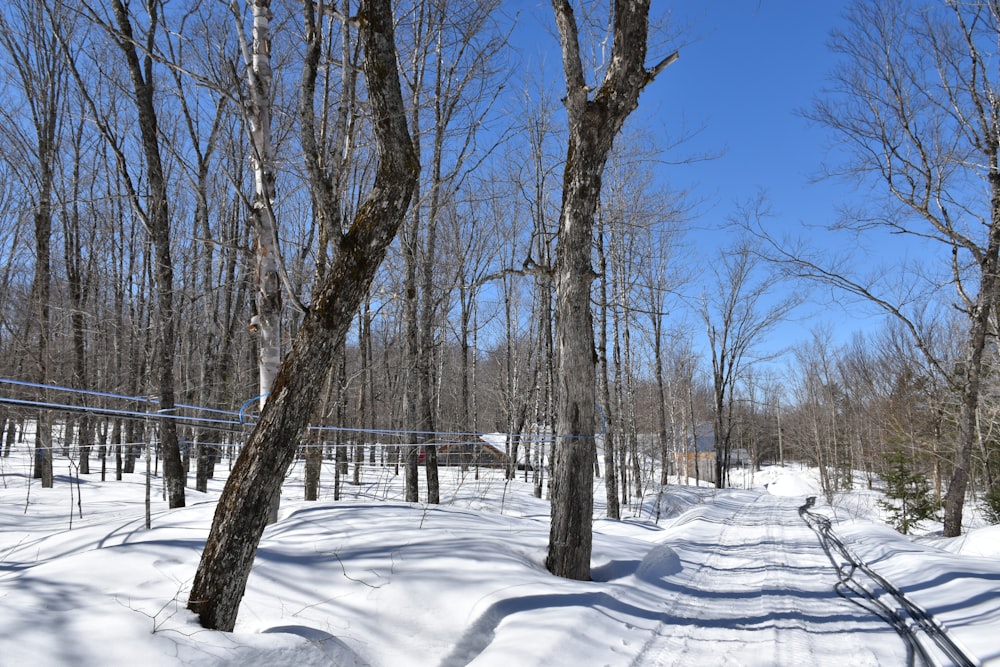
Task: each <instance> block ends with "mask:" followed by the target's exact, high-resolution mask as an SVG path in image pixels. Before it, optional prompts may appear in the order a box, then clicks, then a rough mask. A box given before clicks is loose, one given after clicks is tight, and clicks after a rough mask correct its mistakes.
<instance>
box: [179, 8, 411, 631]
mask: <svg viewBox="0 0 1000 667" xmlns="http://www.w3.org/2000/svg"><path fill="white" fill-rule="evenodd" d="M359 16H360V17H361V20H360V25H361V28H360V30H361V35H362V39H363V41H364V44H365V47H366V52H365V58H364V72H365V75H366V79H367V83H368V90H369V99H370V102H371V105H372V117H373V123H374V126H375V140H376V144H377V148H378V157H379V164H378V170H377V173H376V176H375V182H374V185H373V187H372V190H371V192H370V193H369V194H368V197H367V198H366V200H365V202H364V203H363V204H362V206H361V208H360V209H359V210H358V213H357V215H356V216H355V219H354V223H353V224H352V226H351V228H350V230H349V231H348V232H347V234H345V235H344V236H343V238H341V240H340V247H339V252H338V253H337V259H336V261H335V262H334V263H333V265H332V266H331V269H330V271H329V273H328V274H327V278H326V280H325V281H324V283H323V285H321V286H320V289H319V290H317V292H316V294H317V296H316V300H315V302H314V304H313V305H312V307H311V308H310V309H309V311H308V313H307V314H306V317H305V319H304V321H303V323H302V326H301V328H300V329H299V331H298V333H297V335H296V337H295V340H294V342H293V344H292V348H291V351H290V352H289V353H288V356H287V357H286V358H285V360H284V361H283V362H282V365H281V369H280V370H279V372H278V375H277V377H276V378H275V382H274V385H273V387H272V391H271V397H270V400H269V401H268V404H267V405H266V406H265V408H264V411H263V413H262V414H261V416H260V420H259V421H258V423H257V426H256V427H255V428H254V430H253V432H252V433H251V434H250V437H249V440H248V442H247V444H246V446H245V447H244V450H243V453H242V454H241V455H240V457H239V459H237V461H236V465H235V466H234V468H233V471H232V473H231V475H230V478H229V481H228V482H227V484H226V487H225V489H224V490H223V493H222V496H221V498H220V499H219V504H218V508H217V510H216V514H215V519H214V521H213V523H212V529H211V532H210V533H209V537H208V541H207V542H206V544H205V551H204V552H203V554H202V558H201V563H200V564H199V567H198V572H197V573H196V575H195V579H194V583H193V584H192V588H191V594H190V597H189V599H188V608H189V609H191V610H192V611H193V612H195V613H197V614H198V615H199V619H200V622H201V624H202V625H203V626H204V627H206V628H213V629H219V630H226V631H230V630H232V629H233V627H234V625H235V622H236V614H237V610H238V608H239V603H240V600H241V599H242V597H243V593H244V591H245V588H246V581H247V578H248V577H249V575H250V569H251V567H252V565H253V559H254V556H255V554H256V551H257V545H258V543H259V542H260V536H261V534H262V533H263V531H264V525H265V521H266V518H267V513H268V508H269V507H270V505H271V503H272V502H273V500H274V498H275V497H276V496H277V494H278V492H279V490H280V487H281V482H282V480H283V479H284V473H285V471H286V470H287V468H288V466H289V464H290V463H291V461H292V459H293V457H294V455H295V446H296V444H297V442H298V439H299V435H300V434H301V432H302V429H303V428H304V427H305V425H306V423H307V422H308V420H309V418H310V416H311V415H312V414H313V411H314V409H315V406H316V403H317V401H318V399H319V392H318V389H317V388H318V387H321V386H322V380H323V378H324V377H325V374H326V372H327V371H328V369H329V367H330V364H331V363H332V362H333V360H334V353H335V351H336V348H337V346H338V345H340V344H341V343H342V342H343V340H344V337H345V336H346V333H347V330H348V328H349V327H350V325H351V322H352V320H353V317H354V314H355V312H356V311H357V309H358V306H359V305H360V304H361V301H362V299H363V298H364V297H365V294H366V293H367V290H368V288H369V285H370V284H371V281H372V278H373V277H374V275H375V271H376V269H377V268H378V266H379V264H380V263H381V261H382V258H383V257H384V255H385V251H386V248H387V247H388V245H389V243H390V242H391V241H392V239H393V237H394V236H395V234H396V231H397V229H398V227H399V225H400V223H401V222H402V219H403V216H404V215H405V213H406V209H407V208H408V207H409V203H410V198H411V195H412V193H413V190H414V186H415V182H416V178H417V174H418V172H419V165H418V160H417V156H416V154H415V152H414V150H413V145H412V143H411V141H410V137H409V133H408V131H407V128H406V119H405V113H404V109H403V100H402V94H401V92H400V88H399V76H398V72H397V69H396V51H395V43H394V36H393V18H392V11H391V4H390V2H389V0H365V1H363V2H362V3H361V7H360V9H359Z"/></svg>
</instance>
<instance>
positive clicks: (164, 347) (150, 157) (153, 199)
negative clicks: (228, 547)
mask: <svg viewBox="0 0 1000 667" xmlns="http://www.w3.org/2000/svg"><path fill="white" fill-rule="evenodd" d="M111 6H112V9H113V11H114V15H115V21H116V23H117V27H118V33H117V35H116V38H117V41H118V46H119V48H120V49H121V51H122V53H123V54H124V56H125V60H126V62H127V63H128V71H129V77H130V79H131V82H132V88H133V92H134V94H135V98H134V101H135V105H136V111H137V112H138V117H139V135H140V139H141V142H142V151H143V156H144V157H145V159H146V174H147V177H148V179H149V183H148V188H149V195H148V197H149V200H148V207H147V209H146V211H145V216H144V220H145V222H146V225H147V231H148V232H149V235H150V238H151V239H152V241H153V247H154V249H155V259H154V276H155V280H156V313H157V321H156V325H157V334H158V336H157V338H158V340H157V345H156V365H157V369H156V370H157V384H158V389H159V394H160V396H159V408H158V410H159V412H160V413H161V414H162V415H164V416H165V418H163V419H160V420H159V434H160V447H161V451H162V455H163V482H164V486H165V487H166V491H167V502H168V504H169V506H170V507H171V508H174V507H184V502H185V501H184V466H183V464H182V463H181V454H180V447H179V445H178V441H177V425H176V423H175V422H174V420H173V419H171V417H172V416H173V411H174V347H175V328H176V327H175V314H174V265H173V259H172V258H171V253H170V210H169V206H168V195H167V179H166V174H165V173H164V170H163V162H162V160H161V158H160V144H159V141H160V136H159V129H158V124H157V123H158V122H157V115H156V105H155V101H154V91H155V88H154V85H153V55H152V54H153V48H152V46H153V45H152V41H153V38H154V35H155V34H156V27H157V13H156V9H155V8H154V7H150V26H149V33H148V35H147V42H148V43H147V44H146V51H145V54H146V55H145V56H144V58H143V60H142V61H140V60H139V54H138V52H137V50H136V44H137V42H136V38H135V36H134V33H133V31H132V23H131V21H130V19H129V16H128V10H127V9H126V8H125V7H124V6H123V5H122V2H121V0H112V3H111Z"/></svg>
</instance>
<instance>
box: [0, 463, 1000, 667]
mask: <svg viewBox="0 0 1000 667" xmlns="http://www.w3.org/2000/svg"><path fill="white" fill-rule="evenodd" d="M223 468H224V466H223ZM0 472H2V480H0V665H4V666H7V665H10V666H22V665H24V666H44V665H81V666H93V667H97V666H102V667H103V666H107V665H141V666H142V667H152V666H153V665H230V664H232V665H247V666H251V665H262V666H267V667H277V666H280V665H297V666H309V665H324V666H327V665H348V666H349V665H371V666H383V665H384V666H387V667H398V666H405V665H442V666H457V665H465V664H473V665H499V666H502V667H514V666H519V667H520V666H530V665H539V666H541V665H546V666H548V665H568V666H573V667H576V666H589V665H612V666H617V665H623V666H624V665H789V666H791V665H795V666H798V665H837V666H838V667H847V666H848V665H850V666H854V665H906V664H908V663H909V655H908V653H907V648H906V646H905V645H904V643H903V642H902V641H901V640H900V639H899V637H898V635H897V634H896V633H895V632H894V631H893V630H892V628H890V627H889V626H888V625H886V624H885V623H883V622H881V621H880V620H879V619H878V618H876V617H875V616H873V615H871V614H868V613H867V612H864V611H863V610H862V609H860V608H859V607H857V606H856V605H854V604H852V603H851V602H850V601H848V600H845V599H843V598H841V597H840V596H838V595H837V594H836V593H835V592H834V585H835V584H836V582H837V580H838V578H837V571H836V570H835V568H834V566H833V564H832V563H831V561H830V559H829V558H828V557H827V555H826V554H825V552H824V551H823V550H822V549H821V548H820V544H819V541H818V539H817V538H816V535H815V534H814V533H813V532H812V530H811V529H810V528H809V527H808V526H807V525H806V524H805V523H804V522H803V521H802V519H801V518H800V517H799V513H798V508H799V506H801V505H802V504H803V502H804V501H805V498H806V497H807V496H810V495H820V498H819V501H818V510H819V511H820V512H823V513H824V514H826V515H828V516H831V517H835V524H834V525H835V530H836V531H837V532H838V534H839V535H841V537H843V539H844V540H845V542H847V544H848V546H849V547H850V548H851V549H852V550H853V551H854V552H855V553H857V554H858V555H860V556H861V557H862V558H864V559H865V560H866V561H867V562H868V563H869V564H870V565H872V566H873V567H874V568H875V569H876V570H877V571H878V572H879V573H880V574H882V575H883V576H885V577H887V578H888V579H889V580H890V581H891V582H892V583H894V584H895V585H896V586H897V587H899V588H900V589H902V590H903V592H904V593H906V594H907V595H908V596H911V597H912V599H913V600H914V601H916V602H917V603H918V604H920V605H922V606H923V607H924V608H925V609H927V610H928V611H929V612H930V613H932V614H933V615H934V616H935V617H936V618H937V619H938V620H939V621H941V622H942V623H943V624H944V625H946V626H947V628H948V629H949V632H950V633H951V635H952V636H953V637H954V638H955V639H956V641H957V642H958V643H959V644H960V646H961V647H962V648H964V649H965V650H966V651H967V652H969V653H970V654H972V655H973V656H974V657H975V659H976V660H978V661H979V662H980V664H994V665H1000V562H998V559H997V557H998V556H1000V533H998V529H997V528H977V529H975V530H974V531H972V532H971V533H970V534H968V535H966V536H963V537H961V538H958V539H956V540H942V539H940V538H935V537H934V536H933V531H934V528H935V527H934V526H928V527H925V532H930V533H931V535H930V536H926V537H921V538H919V539H917V540H911V539H909V538H906V537H903V536H900V535H898V534H896V533H895V532H894V531H892V530H891V529H889V528H886V527H885V526H884V525H881V524H879V523H877V518H878V512H877V509H875V508H876V507H877V504H876V503H875V502H874V495H873V494H872V492H868V491H859V492H856V493H853V494H849V495H842V496H838V497H837V498H835V499H834V503H833V505H832V506H831V505H827V504H825V502H824V500H823V499H822V495H821V494H819V493H818V484H817V482H816V478H815V474H814V472H813V471H809V470H799V469H797V468H795V469H793V468H769V469H765V470H764V471H761V472H758V473H756V474H754V475H753V476H752V477H747V478H744V477H742V476H734V478H733V480H732V483H733V485H734V486H742V487H745V488H743V489H734V490H726V491H716V490H714V489H711V488H705V487H701V488H696V487H694V486H679V485H671V486H670V487H668V488H667V489H666V490H665V491H664V492H662V493H661V492H660V490H659V489H650V490H648V491H646V492H645V494H644V496H643V497H642V498H640V499H638V504H636V502H637V499H635V498H633V499H632V502H633V504H632V505H630V507H629V508H628V510H627V511H626V512H625V513H624V514H625V515H626V516H627V518H625V519H624V520H622V521H609V520H607V519H602V518H599V517H601V516H603V513H604V504H603V502H601V501H600V500H599V501H598V502H597V503H596V507H595V517H598V518H596V519H595V522H594V530H595V535H594V552H593V561H592V563H593V577H594V581H592V582H576V581H566V580H561V579H557V578H554V577H552V576H551V575H549V574H548V573H547V572H546V571H545V568H544V565H543V563H544V559H545V549H546V544H547V541H548V506H547V503H546V502H545V501H543V500H539V499H536V498H534V497H533V496H532V493H531V489H532V485H531V483H530V481H529V482H527V483H526V482H524V481H523V479H518V480H516V481H512V482H509V483H507V484H505V483H504V481H503V480H502V478H500V477H498V476H497V475H495V474H494V473H493V472H491V471H485V470H484V471H482V472H481V476H480V479H478V480H477V479H475V478H474V475H473V473H472V472H469V473H466V474H462V473H461V472H460V471H458V470H453V469H445V470H443V471H442V483H443V485H444V489H443V492H442V498H443V499H444V504H443V505H442V506H426V505H423V504H416V505H413V504H407V503H404V502H402V501H401V500H400V498H401V495H402V489H401V483H402V482H401V479H400V478H398V477H396V476H394V475H393V474H392V470H391V469H389V468H384V469H383V468H366V469H365V470H364V471H363V475H362V482H363V483H362V484H361V485H360V486H353V485H351V484H345V485H344V496H345V499H344V500H342V501H339V502H334V501H333V500H332V488H331V487H332V478H333V472H332V468H327V469H325V470H324V483H326V484H328V485H329V486H328V487H324V489H323V491H322V495H323V498H322V499H321V500H320V501H319V502H312V503H307V502H304V501H303V500H301V497H302V492H301V488H302V486H301V470H300V469H298V468H296V469H295V470H294V471H293V473H292V474H291V475H290V476H289V478H288V480H287V484H286V487H285V496H284V500H283V505H282V512H281V519H280V520H279V522H278V523H277V524H275V525H273V526H271V527H270V528H268V530H267V532H266V533H265V535H264V540H263V542H262V544H261V547H260V551H259V553H258V558H257V562H256V565H255V568H254V571H253V573H252V575H251V577H250V581H249V584H248V589H247V594H246V597H245V598H244V601H243V606H242V607H241V609H240V616H239V621H238V625H237V629H236V632H234V633H220V632H211V631H207V630H203V629H202V628H201V627H200V626H199V625H198V623H197V620H196V619H195V618H194V617H193V616H192V615H191V614H190V613H189V612H188V611H187V610H186V609H185V602H186V597H187V591H188V589H189V587H190V583H191V579H192V577H193V576H194V572H195V569H196V568H197V565H198V559H199V557H200V553H201V547H202V545H203V543H204V540H205V537H206V535H207V533H208V529H209V525H210V523H211V520H212V513H213V511H214V502H213V501H214V499H215V498H217V497H218V493H219V490H220V489H221V483H222V482H221V480H217V481H215V482H213V484H212V488H211V490H210V492H209V493H208V494H199V493H196V492H194V491H190V490H189V492H188V507H186V508H184V509H180V510H173V511H167V510H166V509H165V505H164V503H163V501H162V500H161V499H160V498H159V497H154V498H153V515H152V529H151V530H146V529H145V528H144V492H145V487H144V480H143V478H142V476H140V475H135V476H127V477H126V480H125V481H123V482H114V481H109V482H103V483H102V482H100V481H98V480H99V475H91V476H89V477H88V478H86V479H85V480H84V481H83V482H82V483H81V484H80V485H79V487H78V486H76V485H73V486H70V484H69V483H68V480H69V476H68V473H67V471H66V470H65V469H63V470H61V472H62V473H63V476H61V477H60V478H59V479H58V480H57V485H56V488H54V489H48V490H43V489H41V488H40V486H39V485H38V483H37V482H35V481H31V483H30V486H29V479H28V475H27V474H26V472H27V471H26V464H25V462H24V460H23V457H22V458H18V457H16V456H12V457H11V458H9V459H2V460H0ZM602 485H603V481H602V480H597V481H596V488H597V489H598V495H599V496H601V497H603V486H602ZM765 485H766V488H765ZM861 487H862V488H863V485H861ZM153 489H154V495H156V494H158V493H159V486H158V483H157V480H154V483H153ZM81 508H82V514H83V516H82V518H81V517H80V515H79V512H80V511H81ZM968 554H973V555H968Z"/></svg>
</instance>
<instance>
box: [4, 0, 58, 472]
mask: <svg viewBox="0 0 1000 667" xmlns="http://www.w3.org/2000/svg"><path fill="white" fill-rule="evenodd" d="M8 12H9V13H11V14H12V16H10V17H9V18H8V16H7V14H8ZM69 16H70V15H69V14H68V13H66V12H63V11H60V9H58V8H57V9H54V10H52V11H47V10H46V9H45V6H44V3H42V2H37V1H33V2H26V3H22V4H19V5H17V6H10V7H7V8H5V9H4V10H3V12H2V13H0V45H2V47H3V49H4V50H5V51H6V52H7V53H8V54H9V56H10V60H11V63H12V64H13V66H14V71H15V72H16V81H17V83H18V85H19V86H20V97H21V99H20V100H19V102H18V103H15V104H12V105H11V106H12V107H13V108H12V109H11V110H10V111H8V110H6V109H5V111H4V113H3V120H4V125H5V128H6V129H5V132H6V133H7V134H8V135H9V137H10V139H11V143H12V144H13V145H14V146H16V148H17V149H18V151H19V152H21V153H22V158H26V163H25V162H22V161H20V160H14V162H13V163H14V164H18V163H20V164H22V165H24V167H25V171H26V172H27V173H25V174H24V175H23V180H24V182H25V183H24V185H25V188H24V189H25V192H26V193H27V194H28V197H29V198H30V206H31V212H32V220H33V222H34V236H35V270H34V278H33V280H32V293H33V299H32V301H33V307H34V309H35V316H34V327H33V329H34V330H35V332H36V340H35V349H34V355H33V356H34V357H35V367H36V375H35V381H36V382H37V383H39V384H47V383H48V382H49V357H50V354H51V353H50V350H49V339H50V337H51V315H50V307H51V303H50V299H51V284H52V276H51V273H52V269H51V259H52V252H51V241H52V221H53V217H54V214H55V206H54V203H53V196H54V187H55V180H56V176H57V169H58V153H59V145H60V137H61V129H60V128H61V124H62V120H63V105H64V101H65V100H64V98H65V96H66V82H67V69H66V65H65V61H64V60H63V59H62V57H61V54H60V52H59V48H58V45H59V39H68V38H69V34H68V33H69V32H70V27H71V23H72V22H71V20H70V18H69ZM16 109H24V110H25V111H26V113H27V115H28V118H27V119H25V120H26V121H27V122H24V121H22V120H19V119H15V118H10V113H11V112H12V111H14V110H16ZM21 127H26V128H30V129H27V130H24V131H19V130H18V128H21ZM12 157H13V156H12ZM40 398H41V399H42V400H43V401H44V400H45V396H44V395H43V396H41V397H40ZM37 419H38V421H37V424H38V428H37V429H36V431H35V437H36V446H35V477H37V478H40V479H41V480H42V487H45V488H48V487H51V486H52V484H53V477H52V456H53V449H52V430H51V429H52V425H51V422H50V419H51V415H50V413H48V412H47V411H41V412H40V413H39V414H38V417H37Z"/></svg>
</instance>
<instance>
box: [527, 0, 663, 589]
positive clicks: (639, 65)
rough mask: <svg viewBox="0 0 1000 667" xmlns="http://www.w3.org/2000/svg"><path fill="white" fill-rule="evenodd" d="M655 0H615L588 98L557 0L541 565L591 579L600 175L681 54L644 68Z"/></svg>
mask: <svg viewBox="0 0 1000 667" xmlns="http://www.w3.org/2000/svg"><path fill="white" fill-rule="evenodd" d="M649 4H650V3H649V0H615V3H614V25H613V28H612V30H613V33H614V34H613V41H612V53H611V57H610V60H609V63H610V64H609V66H608V70H607V72H606V73H605V77H604V81H603V83H602V84H601V87H600V89H598V91H597V93H596V95H594V97H593V99H590V88H589V87H588V86H587V84H586V81H585V80H584V74H583V65H582V62H581V59H580V44H579V38H578V34H577V26H576V19H575V17H574V15H573V9H572V7H571V6H570V4H569V2H568V0H553V1H552V7H553V10H554V12H555V17H556V25H557V27H558V29H559V39H560V45H561V48H562V61H563V71H564V75H565V79H566V98H565V105H566V111H567V114H568V117H569V147H568V150H567V153H566V164H565V168H564V172H563V197H562V209H561V213H560V217H559V245H558V247H557V251H556V332H555V333H556V349H557V355H558V373H557V382H558V389H559V393H558V395H559V403H558V415H559V417H558V422H557V428H556V442H555V452H554V470H553V476H552V480H551V481H552V524H551V528H550V531H549V551H548V556H547V558H546V561H545V565H546V567H547V568H548V570H549V571H550V572H552V573H553V574H555V575H558V576H562V577H567V578H570V579H581V580H589V579H590V554H591V547H592V543H593V533H592V526H591V520H592V514H593V501H594V497H593V491H594V488H593V487H594V478H593V470H594V457H595V447H594V405H595V400H594V399H595V363H596V354H595V352H594V325H593V318H592V316H591V311H590V285H591V282H592V281H593V279H594V276H595V274H594V270H593V268H592V267H591V260H590V251H591V246H592V244H593V226H594V213H595V211H596V210H597V200H598V197H599V196H600V192H601V175H602V173H603V171H604V165H605V163H606V161H607V157H608V152H609V151H610V150H611V146H612V143H613V141H614V138H615V136H617V134H618V132H619V131H620V130H621V127H622V125H623V124H624V123H625V119H626V118H628V115H629V114H630V113H631V112H632V111H633V110H634V109H635V108H636V107H637V106H638V104H639V93H640V92H641V91H642V89H643V88H644V87H645V86H646V84H648V83H649V82H650V81H652V80H653V78H654V77H655V76H656V74H657V73H658V72H659V71H661V70H662V69H663V68H664V67H666V66H667V65H669V64H670V63H671V62H673V60H674V59H675V58H676V54H673V55H671V56H669V57H668V58H667V59H665V60H664V61H662V62H661V63H659V64H658V65H656V66H655V67H654V68H653V69H651V70H649V69H646V66H645V59H646V42H647V32H648V27H649Z"/></svg>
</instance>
